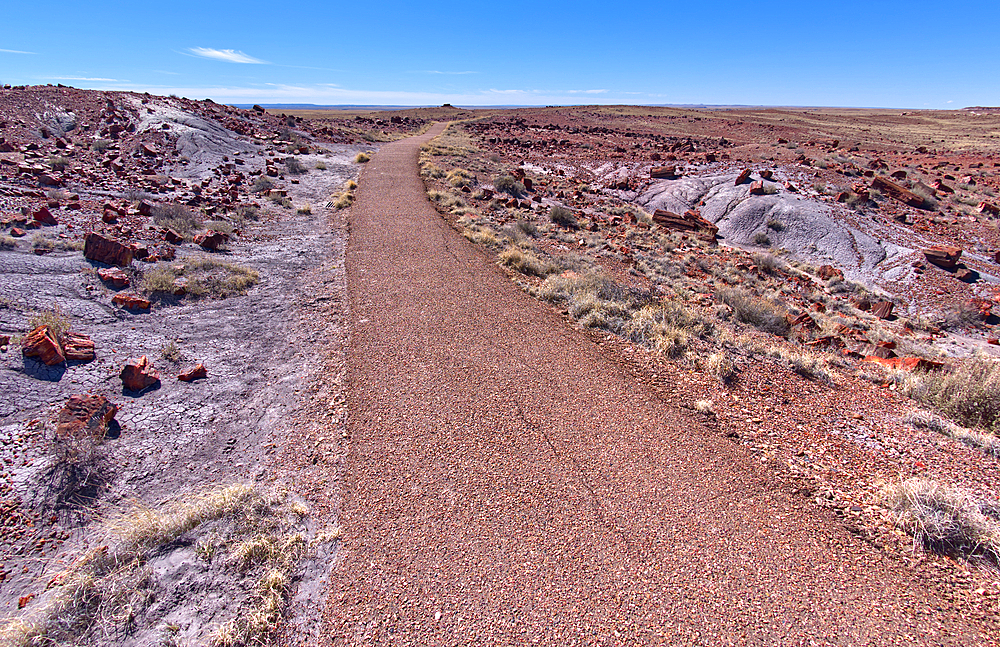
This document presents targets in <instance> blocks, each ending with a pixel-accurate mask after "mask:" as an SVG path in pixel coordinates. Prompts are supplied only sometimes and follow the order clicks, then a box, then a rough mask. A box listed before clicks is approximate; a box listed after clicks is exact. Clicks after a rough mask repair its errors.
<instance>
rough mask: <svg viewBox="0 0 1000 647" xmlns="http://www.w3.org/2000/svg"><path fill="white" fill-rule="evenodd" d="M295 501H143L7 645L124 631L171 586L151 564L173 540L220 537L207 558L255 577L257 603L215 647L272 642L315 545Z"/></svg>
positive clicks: (242, 493)
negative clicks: (295, 577)
mask: <svg viewBox="0 0 1000 647" xmlns="http://www.w3.org/2000/svg"><path fill="white" fill-rule="evenodd" d="M292 505H293V502H292V501H290V500H289V497H288V496H287V495H286V494H283V493H279V492H260V491H257V490H254V489H253V488H252V487H250V486H248V485H243V484H237V485H230V486H225V487H218V488H215V489H211V490H206V491H204V492H201V493H198V494H193V495H191V494H189V495H188V496H185V497H184V498H183V500H180V499H179V500H177V501H174V502H169V503H166V504H164V505H162V506H159V507H155V508H150V507H145V506H140V505H135V506H134V507H133V508H131V509H128V510H123V511H122V512H121V513H120V514H118V515H116V516H112V517H111V518H110V519H108V521H107V522H106V523H105V525H104V528H103V529H102V530H101V531H100V532H99V535H100V542H98V545H99V547H98V548H93V549H91V550H89V551H88V552H86V553H85V554H83V555H81V556H80V558H79V559H77V560H75V561H73V562H72V565H71V566H69V567H67V568H66V569H65V570H63V571H62V572H60V573H58V574H57V575H56V576H55V577H54V578H52V582H51V585H50V587H49V590H48V591H47V592H46V593H45V594H44V595H43V596H42V597H41V598H40V600H39V601H38V602H36V603H35V605H34V609H33V613H32V614H31V615H25V616H23V617H15V618H11V619H8V620H6V621H5V622H4V623H3V625H2V626H0V639H2V641H3V643H4V644H5V645H12V646H16V647H28V646H29V645H37V644H63V643H68V642H70V641H76V640H79V639H85V638H88V637H92V638H100V637H102V636H107V635H110V634H113V633H117V632H120V631H122V630H123V629H125V628H126V627H128V626H129V625H131V624H132V623H133V622H134V621H135V618H136V617H137V616H138V615H141V612H142V611H143V610H144V609H146V608H147V607H148V606H149V605H150V604H152V603H153V602H154V600H155V595H154V592H155V591H156V590H157V588H158V587H161V586H163V584H162V583H159V582H158V581H157V574H156V573H155V572H152V571H150V570H149V569H148V568H147V563H148V561H149V560H150V559H151V558H152V557H154V556H155V555H157V554H160V553H161V552H163V551H170V550H172V549H173V548H172V547H171V544H172V542H174V541H175V540H176V539H177V538H179V537H181V536H185V535H188V536H191V537H192V539H196V540H197V541H198V542H201V540H202V539H205V538H207V537H208V536H209V534H211V535H212V544H213V550H211V551H206V550H202V551H200V554H201V555H202V556H203V559H204V558H205V557H206V556H207V557H208V562H210V563H215V564H217V566H215V567H214V568H216V569H217V572H218V575H217V577H221V578H228V579H230V580H231V581H233V582H237V583H238V582H240V581H241V580H243V581H246V579H247V578H248V577H249V581H248V582H247V584H237V586H246V587H252V588H250V589H249V590H248V592H249V593H250V595H249V597H248V598H247V600H248V602H247V603H245V604H244V605H241V607H240V608H236V609H234V610H233V613H232V620H230V621H229V622H228V623H226V624H225V625H222V626H221V627H220V628H219V629H218V630H217V631H216V632H215V633H214V635H213V636H212V637H211V640H212V644H215V645H257V644H265V642H267V641H268V640H269V639H270V638H271V636H272V635H273V633H274V631H275V630H276V628H277V626H278V623H279V621H280V619H281V616H282V614H283V613H284V609H285V606H286V604H287V601H288V595H289V593H290V587H289V581H290V577H291V574H292V571H293V569H294V568H295V566H296V564H297V562H298V560H299V559H300V558H301V557H302V555H304V554H305V552H306V551H307V550H308V549H309V548H310V546H309V544H307V542H306V541H305V539H304V537H303V536H302V534H301V532H300V531H299V529H298V523H299V522H298V521H296V520H299V519H301V517H300V516H299V515H297V514H294V513H292V511H291V507H292ZM205 528H211V530H210V531H206V530H204V529H205ZM333 537H335V535H333ZM323 539H324V541H329V540H330V539H329V538H328V537H324V538H323ZM209 567H210V566H209V564H206V565H205V566H204V567H203V568H206V569H207V568H209ZM206 638H208V636H206Z"/></svg>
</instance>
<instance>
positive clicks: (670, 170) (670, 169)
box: [649, 166, 677, 180]
mask: <svg viewBox="0 0 1000 647" xmlns="http://www.w3.org/2000/svg"><path fill="white" fill-rule="evenodd" d="M649 177H650V178H652V179H654V180H672V179H674V178H675V177H677V167H676V166H654V167H653V168H651V169H649Z"/></svg>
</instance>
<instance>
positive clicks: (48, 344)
mask: <svg viewBox="0 0 1000 647" xmlns="http://www.w3.org/2000/svg"><path fill="white" fill-rule="evenodd" d="M21 354H22V355H24V356H25V357H35V358H37V359H38V361H39V362H42V363H43V364H45V365H46V366H55V365H56V364H65V363H66V356H65V355H64V354H63V349H62V345H61V344H60V343H59V340H58V339H56V337H55V335H54V334H53V332H52V329H51V328H49V327H48V326H38V327H37V328H35V329H34V330H32V331H31V332H29V333H28V334H27V335H25V336H24V339H23V340H22V341H21Z"/></svg>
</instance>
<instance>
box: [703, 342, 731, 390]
mask: <svg viewBox="0 0 1000 647" xmlns="http://www.w3.org/2000/svg"><path fill="white" fill-rule="evenodd" d="M705 368H706V369H707V370H708V372H709V373H711V374H712V375H714V376H715V377H717V378H718V379H719V381H720V382H722V383H723V384H730V383H731V382H732V381H733V380H735V379H736V365H735V364H734V363H733V359H732V358H731V357H730V356H729V354H728V353H726V351H724V350H720V351H716V352H714V353H712V354H711V355H709V356H708V359H707V360H705Z"/></svg>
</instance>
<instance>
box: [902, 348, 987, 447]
mask: <svg viewBox="0 0 1000 647" xmlns="http://www.w3.org/2000/svg"><path fill="white" fill-rule="evenodd" d="M902 386H903V389H902V391H903V393H905V394H906V395H908V396H909V397H911V398H913V399H915V400H919V401H921V402H926V403H928V404H931V405H934V406H935V407H937V408H938V409H940V410H941V411H942V412H944V413H945V414H946V415H947V416H949V417H950V418H952V419H954V420H956V421H958V422H960V423H962V424H963V425H966V426H967V427H980V428H982V429H986V430H988V431H991V432H996V431H997V430H998V429H1000V363H997V362H996V361H993V360H989V359H972V360H967V361H964V362H962V363H960V364H958V365H957V366H954V367H953V368H952V369H951V370H945V371H934V372H930V373H924V374H915V375H913V376H912V377H911V379H909V380H907V381H906V382H905V383H904V384H903V385H902Z"/></svg>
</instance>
